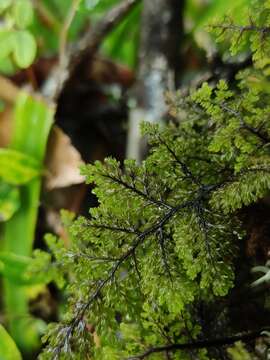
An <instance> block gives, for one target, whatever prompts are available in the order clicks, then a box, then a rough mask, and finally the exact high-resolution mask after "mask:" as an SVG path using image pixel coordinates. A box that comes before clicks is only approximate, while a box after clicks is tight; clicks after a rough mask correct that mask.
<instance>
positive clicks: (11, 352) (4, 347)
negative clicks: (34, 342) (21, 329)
mask: <svg viewBox="0 0 270 360" xmlns="http://www.w3.org/2000/svg"><path fill="white" fill-rule="evenodd" d="M0 360H22V356H21V354H20V352H19V350H18V348H17V346H16V344H15V342H14V340H13V339H12V337H11V336H10V335H9V333H8V332H7V331H6V330H5V328H4V327H3V326H2V325H0Z"/></svg>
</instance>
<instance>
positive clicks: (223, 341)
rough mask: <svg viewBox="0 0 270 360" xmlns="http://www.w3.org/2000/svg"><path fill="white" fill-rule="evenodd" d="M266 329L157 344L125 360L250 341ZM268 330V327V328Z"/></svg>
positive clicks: (139, 359)
mask: <svg viewBox="0 0 270 360" xmlns="http://www.w3.org/2000/svg"><path fill="white" fill-rule="evenodd" d="M265 330H267V329H266V328H263V329H260V330H257V331H250V332H245V333H243V334H236V335H233V336H228V337H224V338H217V339H209V340H198V341H195V342H190V343H185V344H170V345H164V346H157V347H152V348H150V349H148V350H147V351H145V352H144V353H143V354H140V355H135V356H131V357H129V358H127V360H141V359H145V358H147V357H148V356H150V355H152V354H154V353H161V352H166V351H167V352H168V351H170V352H172V351H177V350H188V349H191V350H197V349H204V348H211V347H221V346H226V345H233V344H234V343H235V342H236V341H251V340H254V339H256V338H258V337H260V336H263V335H262V332H263V331H265ZM268 330H269V328H268Z"/></svg>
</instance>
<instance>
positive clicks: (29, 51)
mask: <svg viewBox="0 0 270 360" xmlns="http://www.w3.org/2000/svg"><path fill="white" fill-rule="evenodd" d="M36 52H37V45H36V41H35V38H34V37H33V35H32V34H31V33H30V32H29V31H26V30H21V31H17V32H16V33H15V43H14V59H15V62H16V64H17V65H18V66H19V67H21V68H27V67H28V66H30V65H31V64H32V62H33V61H34V59H35V56H36Z"/></svg>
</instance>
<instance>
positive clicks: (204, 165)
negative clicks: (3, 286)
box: [36, 1, 270, 360]
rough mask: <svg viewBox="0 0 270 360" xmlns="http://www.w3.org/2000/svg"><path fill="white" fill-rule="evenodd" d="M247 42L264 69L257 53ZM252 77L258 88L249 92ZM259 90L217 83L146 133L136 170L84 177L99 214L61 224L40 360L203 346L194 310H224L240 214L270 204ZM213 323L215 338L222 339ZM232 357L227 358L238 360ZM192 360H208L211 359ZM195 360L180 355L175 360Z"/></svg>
mask: <svg viewBox="0 0 270 360" xmlns="http://www.w3.org/2000/svg"><path fill="white" fill-rule="evenodd" d="M268 3H269V1H268V2H264V7H263V9H262V10H260V11H259V13H260V14H263V13H264V11H266V12H267V11H268ZM255 5H256V4H255ZM259 13H258V14H256V15H255V16H256V17H258V19H261V17H260V16H261V15H260V14H259ZM232 26H234V25H230V27H228V26H227V27H226V29H225V30H226V31H227V30H231V27H232ZM256 26H259V25H256ZM234 29H235V31H238V27H237V26H234ZM256 29H257V28H256ZM222 30H224V29H222ZM246 30H247V29H245V31H246ZM250 41H251V44H252V50H253V52H254V60H255V61H256V65H259V64H258V61H261V60H262V58H261V57H257V49H258V42H256V39H255V38H250ZM239 46H240V44H239ZM253 76H255V77H256V79H259V81H258V83H259V86H254V87H253V86H250V78H252V77H253ZM260 79H261V80H263V81H265V80H266V73H265V69H264V70H258V69H257V70H254V69H249V70H247V71H245V72H243V73H241V74H239V75H238V82H237V86H235V87H234V88H229V86H228V84H227V83H226V82H225V81H224V80H221V81H220V82H219V83H218V84H217V85H216V86H215V87H214V86H210V85H209V84H203V85H202V87H201V88H200V89H198V90H197V91H195V92H194V93H192V94H191V95H190V96H187V97H186V98H184V97H183V96H182V95H181V94H179V96H177V106H176V108H177V109H178V113H177V117H178V118H179V119H178V120H179V122H178V123H177V124H170V125H168V126H167V127H164V128H162V129H161V128H159V127H158V126H155V125H151V124H148V123H146V124H144V125H143V126H142V131H143V133H144V134H145V135H146V136H147V137H148V141H149V144H150V146H151V150H150V154H149V156H148V157H147V158H146V160H145V161H144V162H143V163H142V164H141V165H138V164H136V163H135V161H133V160H126V161H125V162H124V164H120V163H119V162H118V161H117V160H115V159H111V158H108V159H106V160H105V161H104V163H101V162H96V163H95V164H93V165H87V166H85V167H83V168H82V173H83V175H85V177H86V182H87V183H89V184H95V188H94V190H93V193H94V194H95V195H96V197H97V199H98V201H99V206H98V207H97V208H94V209H90V214H89V218H84V217H79V218H78V219H76V220H74V221H71V219H68V217H67V216H65V221H66V224H68V225H67V226H68V231H69V233H70V234H71V239H72V240H71V245H70V247H69V248H65V247H64V246H63V244H62V243H61V241H60V240H57V239H55V238H54V237H50V238H49V248H50V249H51V251H52V257H51V258H48V259H47V260H46V261H45V262H43V263H42V265H43V266H44V264H45V263H46V264H45V265H46V268H48V267H50V266H51V267H54V269H55V271H56V274H57V276H58V277H59V274H61V273H62V276H63V277H65V279H66V280H67V287H66V296H67V298H68V299H69V302H68V305H67V308H66V311H65V314H64V316H63V318H62V321H61V322H60V323H57V324H51V325H50V326H49V328H48V332H47V334H46V336H45V337H44V339H43V340H44V342H45V343H46V344H47V347H46V349H45V351H44V353H43V354H42V355H41V359H59V358H60V359H71V358H74V359H81V358H84V357H85V356H86V354H87V357H89V358H93V359H100V360H101V359H110V360H113V359H125V358H128V357H130V358H133V359H135V358H136V357H132V356H133V355H134V354H140V353H143V352H144V351H145V350H147V349H149V348H150V349H151V348H155V347H158V346H163V345H164V344H186V343H192V342H193V343H194V342H196V340H201V339H203V338H204V321H203V319H202V316H201V313H200V307H201V306H202V304H203V305H204V306H206V307H211V306H212V305H213V304H215V303H216V302H218V301H219V300H222V301H223V300H224V301H226V297H227V296H229V294H230V290H231V289H232V288H233V286H234V278H235V263H236V261H237V257H238V255H239V248H240V247H241V245H242V244H241V241H242V238H243V235H244V230H243V227H242V224H241V222H240V220H239V216H238V214H239V210H240V209H243V208H245V207H246V206H248V205H251V204H254V203H255V202H256V201H258V200H259V199H261V198H263V197H264V196H266V195H267V194H269V189H270V167H269V144H270V128H269V121H268V119H269V112H270V105H269V104H270V94H269V89H267V90H266V89H265V86H264V85H263V86H261V83H260ZM71 218H72V217H71ZM39 256H41V255H38V256H37V262H36V266H37V267H36V271H38V270H37V269H38V259H39ZM50 260H52V264H51V265H49V261H50ZM41 269H42V266H41ZM261 270H262V269H261ZM264 270H265V269H264ZM264 272H265V273H266V274H267V276H268V270H267V271H266V270H265V271H264ZM60 277H61V275H60ZM222 316H225V317H226V314H225V315H224V314H222ZM219 320H220V321H217V324H215V326H216V329H215V330H216V332H217V334H216V335H218V334H220V335H223V332H224V327H223V325H224V324H222V319H219ZM90 327H91V328H92V327H94V328H95V331H96V334H97V335H98V337H99V342H100V346H98V344H97V341H96V340H95V337H94V336H93V334H92V332H91V331H90V330H89V328H90ZM239 349H240V348H239V346H238V349H236V350H230V353H231V355H232V356H234V357H235V359H237V358H239V356H240V355H241V356H242V355H243V354H244V352H243V351H242V350H241V349H240V350H239ZM241 351H242V352H241ZM238 354H240V355H239V356H238ZM163 355H164V354H163V353H162V352H155V353H153V354H152V355H151V358H152V359H156V360H158V359H163V358H164V356H163ZM191 355H192V356H193V358H196V359H200V360H206V359H209V358H211V359H213V356H212V354H211V353H210V352H209V354H208V351H207V350H206V349H199V350H198V349H197V348H194V349H192V354H191ZM191 355H190V352H189V351H188V350H185V349H181V350H179V351H177V352H172V354H171V359H175V360H176V359H179V360H180V359H181V360H185V359H190V358H191ZM237 356H238V357H237ZM243 356H245V355H243ZM247 356H248V355H247ZM247 356H246V358H247V359H248V357H247ZM140 358H142V357H140ZM215 358H216V359H218V357H215Z"/></svg>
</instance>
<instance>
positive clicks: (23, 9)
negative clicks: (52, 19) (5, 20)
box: [13, 0, 33, 29]
mask: <svg viewBox="0 0 270 360" xmlns="http://www.w3.org/2000/svg"><path fill="white" fill-rule="evenodd" d="M13 13H14V20H15V23H16V25H17V26H18V27H19V28H21V29H24V28H25V27H27V26H28V25H30V24H31V22H32V20H33V7H32V4H31V2H30V1H29V0H17V1H16V2H15V3H14V8H13Z"/></svg>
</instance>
